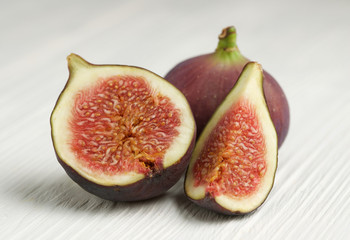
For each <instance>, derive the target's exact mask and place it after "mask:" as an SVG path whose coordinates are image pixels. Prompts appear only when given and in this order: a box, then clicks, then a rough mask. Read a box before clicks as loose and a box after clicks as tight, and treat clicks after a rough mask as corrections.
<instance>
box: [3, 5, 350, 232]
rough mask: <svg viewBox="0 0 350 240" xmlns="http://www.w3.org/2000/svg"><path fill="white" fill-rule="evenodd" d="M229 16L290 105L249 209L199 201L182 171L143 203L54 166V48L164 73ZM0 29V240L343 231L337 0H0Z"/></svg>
mask: <svg viewBox="0 0 350 240" xmlns="http://www.w3.org/2000/svg"><path fill="white" fill-rule="evenodd" d="M229 25H234V26H235V27H236V28H237V32H238V38H237V41H238V46H239V48H240V50H241V52H242V53H243V54H244V55H245V56H247V57H248V58H250V59H252V60H255V61H258V62H260V63H261V64H262V65H263V67H264V68H265V69H266V70H268V71H269V72H270V73H271V74H272V75H273V76H274V77H275V78H276V79H277V80H278V82H279V83H280V85H281V86H282V87H283V89H284V90H285V93H286V95H287V98H288V101H289V104H290V109H291V126H290V131H289V134H288V136H287V139H286V141H285V143H284V144H283V146H282V148H281V149H280V152H279V166H278V170H277V175H276V182H275V186H274V188H273V190H272V192H271V194H270V195H269V197H268V199H267V201H266V202H265V203H264V205H263V206H262V207H261V208H259V209H258V211H256V212H254V213H253V214H250V215H248V216H244V217H226V216H222V215H218V214H216V213H213V212H210V211H207V210H204V209H201V208H199V207H197V206H195V205H194V204H192V203H190V202H189V201H188V200H187V199H186V198H185V196H184V194H183V188H182V184H183V180H181V181H180V182H179V183H178V184H176V185H175V186H174V187H173V188H172V189H171V190H170V191H169V192H167V193H166V194H165V195H163V196H161V197H158V198H155V199H152V200H148V201H145V202H137V203H122V202H117V203H112V202H109V201H105V200H102V199H99V198H97V197H95V196H93V195H91V194H89V193H87V192H85V191H84V190H82V189H81V188H80V187H79V186H78V185H77V184H75V183H74V182H73V181H72V180H71V179H70V178H69V177H68V176H67V175H66V173H65V172H64V170H63V169H62V168H61V166H60V165H59V164H58V162H57V160H56V158H55V154H54V150H53V147H52V143H51V138H50V126H49V116H50V113H51V111H52V109H53V107H54V104H55V101H56V99H57V97H58V95H59V93H60V91H61V90H62V88H63V87H64V84H65V82H66V80H67V78H68V70H67V63H66V56H67V55H68V54H70V53H71V52H74V53H77V54H80V55H81V56H82V57H84V58H86V59H87V60H88V61H90V62H93V63H96V64H128V65H136V66H141V67H144V68H148V69H149V70H151V71H154V72H155V73H157V74H159V75H162V76H164V75H165V74H166V73H167V72H168V71H169V70H170V69H171V68H172V67H173V66H174V65H175V64H177V63H178V62H180V61H182V60H184V59H187V58H189V57H193V56H196V55H200V54H204V53H208V52H212V51H213V50H214V49H215V47H216V44H217V36H218V35H219V33H220V32H221V29H222V28H224V27H227V26H229ZM0 34H1V35H0V79H1V80H0V239H188V238H192V239H213V238H216V239H349V238H350V229H349V226H350V187H349V184H350V174H349V173H350V103H349V102H350V59H349V58H350V57H349V56H350V2H349V1H348V0H343V1H341V0H327V1H322V0H318V1H316V0H310V1H307V0H294V1H277V0H276V1H273V0H269V1H249V0H248V1H186V0H177V1H162V0H151V1H141V0H139V1H136V0H135V1H96V2H94V1H68V0H60V1H44V0H42V1H38V0H35V1H24V0H22V1H1V3H0Z"/></svg>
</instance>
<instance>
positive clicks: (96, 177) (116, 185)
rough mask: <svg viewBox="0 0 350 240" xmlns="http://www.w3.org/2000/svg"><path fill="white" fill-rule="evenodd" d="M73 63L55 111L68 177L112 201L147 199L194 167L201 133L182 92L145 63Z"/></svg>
mask: <svg viewBox="0 0 350 240" xmlns="http://www.w3.org/2000/svg"><path fill="white" fill-rule="evenodd" d="M68 66H69V70H70V77H69V80H68V82H67V85H66V87H65V89H64V90H63V92H62V93H61V95H60V97H59V99H58V101H57V104H56V106H55V109H54V111H53V113H52V116H51V126H52V139H53V143H54V147H55V151H56V154H57V157H58V159H59V162H60V163H61V164H62V166H63V167H64V168H65V170H66V171H67V173H68V175H70V176H71V177H72V179H73V180H74V181H76V182H77V183H78V184H80V185H81V186H82V187H83V188H84V189H86V190H87V191H89V192H91V193H94V194H96V195H98V196H100V197H103V198H106V199H110V200H125V201H132V200H140V199H146V198H150V197H153V196H156V195H159V194H161V193H163V192H164V191H166V190H167V189H168V188H170V187H171V186H172V185H173V184H174V183H175V182H176V181H177V180H178V179H179V178H180V176H181V174H182V173H183V171H184V169H185V168H186V166H187V164H188V159H189V156H190V153H191V151H192V148H193V145H194V136H195V131H196V128H195V123H194V119H193V116H192V113H191V110H190V107H189V105H188V103H187V101H186V99H185V97H184V96H183V95H182V94H181V93H180V91H178V90H177V89H176V88H175V87H174V86H172V85H171V84H169V83H168V82H167V81H165V80H164V79H162V78H161V77H159V76H158V75H156V74H154V73H152V72H150V71H148V70H145V69H142V68H137V67H131V66H120V65H92V64H89V63H88V62H86V61H85V60H83V59H82V58H81V57H79V56H77V55H75V54H71V55H70V56H69V57H68ZM169 174H171V176H169ZM128 188H130V191H133V192H128ZM125 192H126V193H125Z"/></svg>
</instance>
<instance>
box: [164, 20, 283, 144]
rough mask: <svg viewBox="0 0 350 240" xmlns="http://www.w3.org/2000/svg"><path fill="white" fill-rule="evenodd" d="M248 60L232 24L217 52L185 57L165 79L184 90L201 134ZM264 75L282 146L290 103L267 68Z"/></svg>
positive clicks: (268, 98) (226, 29)
mask: <svg viewBox="0 0 350 240" xmlns="http://www.w3.org/2000/svg"><path fill="white" fill-rule="evenodd" d="M248 62H249V60H248V59H247V58H246V57H244V56H243V55H242V54H241V53H240V51H239V49H238V47H237V44H236V29H235V28H234V27H232V26H231V27H227V28H225V29H223V31H222V33H221V34H220V35H219V43H218V46H217V48H216V51H215V52H213V53H209V54H205V55H200V56H197V57H194V58H190V59H188V60H185V61H183V62H181V63H179V64H177V65H176V66H175V67H174V68H173V69H171V70H170V71H169V72H168V73H167V74H166V76H165V79H167V80H168V81H169V82H170V83H172V84H173V85H174V86H176V87H177V88H178V89H180V91H182V92H183V94H184V95H185V96H186V98H187V100H188V102H189V103H190V106H191V108H192V112H193V115H194V118H195V120H196V124H197V136H199V135H200V133H201V132H202V130H203V128H204V126H205V125H206V124H207V122H208V121H209V119H210V117H211V116H212V114H213V113H214V111H215V110H216V108H217V107H218V106H219V105H220V103H221V102H222V101H223V100H224V98H225V97H226V95H227V94H228V93H229V91H230V90H231V89H232V87H233V86H234V85H235V83H236V82H237V79H238V76H239V74H240V73H241V71H242V69H243V67H244V65H245V64H246V63H248ZM264 78H265V80H264V85H263V88H264V94H265V96H266V101H267V106H268V108H269V111H270V116H271V118H272V121H273V123H274V125H275V128H276V131H277V135H278V145H279V147H280V146H281V145H282V143H283V141H284V140H285V138H286V136H287V133H288V128H289V106H288V102H287V99H286V96H285V94H284V92H283V90H282V88H281V87H280V85H279V84H278V83H277V82H276V80H275V79H274V78H273V77H272V76H271V75H270V74H269V73H268V72H266V71H264Z"/></svg>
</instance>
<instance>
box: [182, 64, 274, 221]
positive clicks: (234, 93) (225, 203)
mask: <svg viewBox="0 0 350 240" xmlns="http://www.w3.org/2000/svg"><path fill="white" fill-rule="evenodd" d="M262 81H263V75H262V69H261V67H260V65H259V64H257V63H253V62H251V63H248V64H247V65H246V66H245V68H244V70H243V72H242V73H241V75H240V77H239V80H238V82H237V84H236V85H235V87H234V88H233V89H232V90H231V92H230V93H229V94H228V96H227V97H226V99H225V100H224V101H223V103H222V104H221V105H220V107H219V108H218V109H217V111H216V112H215V113H214V115H213V116H212V118H211V119H210V121H209V122H208V125H207V126H206V127H205V129H204V131H203V133H202V135H201V136H200V138H199V140H198V142H197V144H196V147H195V150H194V152H193V155H192V157H191V162H190V165H189V168H188V170H187V174H186V180H185V192H186V194H187V196H188V197H189V198H190V199H191V200H192V201H194V202H195V203H197V204H199V205H201V206H203V207H206V208H209V209H212V210H215V211H218V212H220V213H224V214H243V213H248V212H251V211H253V210H255V209H256V208H257V207H259V206H260V205H261V204H262V203H263V202H264V200H265V199H266V197H267V195H268V194H269V192H270V190H271V188H272V186H273V182H274V175H275V171H276V167H277V135H276V131H275V129H274V125H273V123H272V120H271V118H270V115H269V111H268V109H267V106H266V102H265V98H264V94H263V90H262Z"/></svg>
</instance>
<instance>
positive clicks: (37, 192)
mask: <svg viewBox="0 0 350 240" xmlns="http://www.w3.org/2000/svg"><path fill="white" fill-rule="evenodd" d="M14 185H15V187H14V186H12V187H11V186H10V187H9V189H8V191H7V192H8V193H11V194H14V195H15V196H14V197H15V198H16V199H18V200H19V201H21V202H24V203H26V204H34V205H38V206H40V207H47V208H64V209H71V210H75V211H90V212H97V211H101V210H106V209H107V210H117V209H123V210H125V209H128V208H130V209H131V208H132V209H133V210H139V209H141V208H143V207H145V206H147V205H151V204H154V203H155V202H157V201H162V196H159V197H155V198H152V199H149V200H144V201H137V202H112V201H108V200H104V199H101V198H99V197H96V196H95V195H93V194H90V193H88V192H86V191H85V190H84V189H82V188H81V187H80V186H79V185H78V184H76V183H75V182H73V181H72V180H71V179H70V178H69V177H68V176H66V175H65V174H62V176H59V177H57V178H55V179H52V178H50V179H47V181H38V179H37V178H36V177H35V176H32V177H28V176H27V178H26V179H21V181H20V182H17V183H14Z"/></svg>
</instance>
